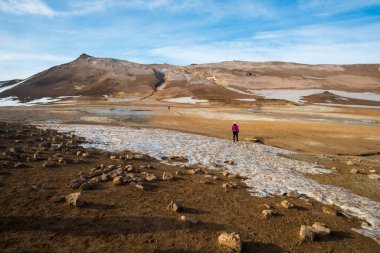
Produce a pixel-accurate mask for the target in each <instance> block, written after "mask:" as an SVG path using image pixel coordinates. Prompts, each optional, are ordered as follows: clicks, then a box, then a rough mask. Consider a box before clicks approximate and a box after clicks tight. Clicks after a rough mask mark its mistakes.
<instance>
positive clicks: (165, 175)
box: [162, 172, 173, 181]
mask: <svg viewBox="0 0 380 253" xmlns="http://www.w3.org/2000/svg"><path fill="white" fill-rule="evenodd" d="M162 180H164V181H170V180H173V175H172V173H169V172H164V173H163V174H162Z"/></svg>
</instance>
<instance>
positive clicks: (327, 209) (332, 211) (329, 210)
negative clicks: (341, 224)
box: [322, 206, 338, 216]
mask: <svg viewBox="0 0 380 253" xmlns="http://www.w3.org/2000/svg"><path fill="white" fill-rule="evenodd" d="M322 212H324V213H326V214H330V215H333V216H337V215H338V211H337V210H335V209H334V208H332V207H327V206H323V207H322Z"/></svg>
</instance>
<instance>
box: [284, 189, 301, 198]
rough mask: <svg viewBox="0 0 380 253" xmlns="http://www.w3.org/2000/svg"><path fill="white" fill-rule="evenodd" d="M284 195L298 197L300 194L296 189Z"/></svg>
mask: <svg viewBox="0 0 380 253" xmlns="http://www.w3.org/2000/svg"><path fill="white" fill-rule="evenodd" d="M286 196H288V197H291V198H299V196H300V194H299V193H298V192H297V191H290V192H288V193H286Z"/></svg>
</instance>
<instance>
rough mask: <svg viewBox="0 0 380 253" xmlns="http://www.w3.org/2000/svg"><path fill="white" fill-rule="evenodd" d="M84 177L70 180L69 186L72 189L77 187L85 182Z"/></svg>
mask: <svg viewBox="0 0 380 253" xmlns="http://www.w3.org/2000/svg"><path fill="white" fill-rule="evenodd" d="M86 182H87V181H86V179H83V178H77V179H74V180H72V181H71V182H70V187H71V188H73V189H77V188H79V187H80V186H81V185H82V184H84V183H86Z"/></svg>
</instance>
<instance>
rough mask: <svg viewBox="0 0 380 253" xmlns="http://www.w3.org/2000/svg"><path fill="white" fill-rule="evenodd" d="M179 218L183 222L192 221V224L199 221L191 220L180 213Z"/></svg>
mask: <svg viewBox="0 0 380 253" xmlns="http://www.w3.org/2000/svg"><path fill="white" fill-rule="evenodd" d="M179 219H180V220H181V221H183V222H185V223H192V224H198V223H199V221H197V220H193V219H191V218H189V217H186V216H185V215H182V216H181V217H180V218H179Z"/></svg>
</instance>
